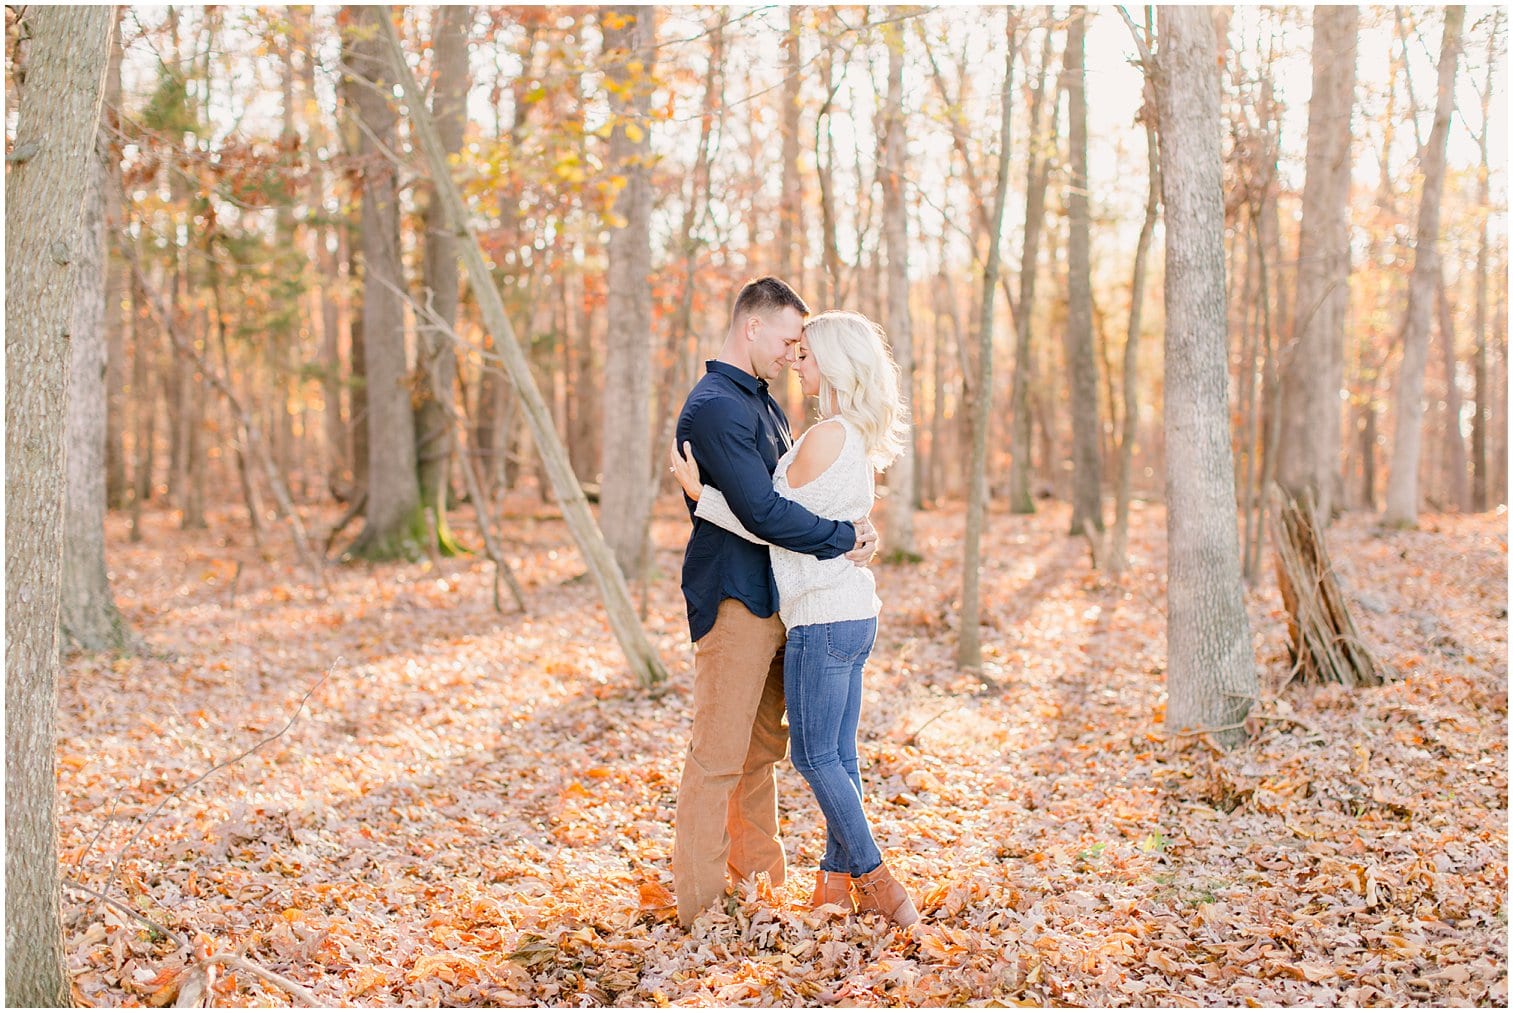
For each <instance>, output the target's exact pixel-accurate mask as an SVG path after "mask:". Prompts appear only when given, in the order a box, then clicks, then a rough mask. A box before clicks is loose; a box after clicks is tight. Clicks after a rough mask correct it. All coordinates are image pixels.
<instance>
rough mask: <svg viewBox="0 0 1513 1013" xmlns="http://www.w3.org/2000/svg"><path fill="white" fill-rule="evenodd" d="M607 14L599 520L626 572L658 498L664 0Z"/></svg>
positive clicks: (632, 573) (638, 555) (638, 568)
mask: <svg viewBox="0 0 1513 1013" xmlns="http://www.w3.org/2000/svg"><path fill="white" fill-rule="evenodd" d="M603 19H604V21H605V25H604V28H605V31H604V54H605V59H606V60H607V61H608V68H607V70H606V87H607V88H608V89H609V91H610V93H611V99H610V107H611V109H613V110H614V113H615V123H616V125H615V127H614V129H613V130H612V132H611V133H610V136H609V154H608V160H609V166H610V168H611V171H613V172H614V173H616V174H617V175H622V176H624V177H625V181H626V182H625V188H624V189H623V190H621V191H620V194H619V196H618V197H617V198H616V199H615V208H614V210H615V214H617V215H618V216H619V217H620V218H621V219H623V220H624V222H625V224H624V226H623V227H621V228H614V229H612V230H611V232H610V237H609V263H608V268H607V283H608V288H609V305H608V334H607V335H606V349H605V360H604V377H603V382H604V383H605V385H606V386H607V385H608V384H610V383H613V384H614V388H615V396H614V397H607V398H605V399H604V437H603V443H602V446H603V454H604V456H603V458H602V465H601V469H600V470H601V473H602V474H603V476H604V482H603V485H602V487H601V490H600V500H599V503H600V509H599V522H600V525H601V526H602V527H603V529H604V538H605V541H606V542H607V543H608V544H609V547H610V551H612V552H613V553H614V554H615V559H616V560H617V561H618V562H619V564H620V570H621V572H622V573H623V574H625V576H626V579H627V580H630V579H635V578H638V577H640V576H641V572H642V570H643V569H644V565H643V564H644V555H645V551H646V530H647V526H648V525H649V524H650V523H651V502H650V501H649V500H647V499H646V497H645V495H644V490H645V487H646V482H647V476H648V475H649V474H650V472H651V459H652V455H651V432H650V426H651V420H650V417H649V412H650V408H651V406H650V404H649V402H650V400H651V348H652V341H651V332H652V316H651V205H652V190H651V166H650V164H649V163H650V154H651V136H650V131H651V124H650V121H649V118H648V114H649V112H650V109H651V92H652V88H653V84H654V83H653V81H652V78H651V75H652V68H653V65H654V64H653V61H654V59H655V55H656V23H657V9H656V8H655V7H639V8H638V7H611V8H608V9H607V10H606V11H605V12H604V15H603Z"/></svg>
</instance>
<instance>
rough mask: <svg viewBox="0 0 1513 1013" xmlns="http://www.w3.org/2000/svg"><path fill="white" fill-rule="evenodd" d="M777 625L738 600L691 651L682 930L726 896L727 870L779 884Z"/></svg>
mask: <svg viewBox="0 0 1513 1013" xmlns="http://www.w3.org/2000/svg"><path fill="white" fill-rule="evenodd" d="M785 638H786V634H785V632H784V630H783V622H782V620H781V619H779V618H778V617H777V616H775V615H774V616H769V617H768V618H766V619H758V618H757V617H756V616H754V615H752V614H751V612H750V611H749V610H748V609H747V608H746V606H745V605H743V604H741V603H740V602H739V601H736V600H735V599H734V598H727V599H725V600H724V601H722V602H721V603H720V611H719V613H718V615H717V616H716V618H715V624H714V626H713V628H711V629H710V631H709V632H708V633H706V634H705V635H704V636H703V637H702V638H701V639H700V640H699V642H698V643H697V644H695V645H694V681H693V738H692V740H691V741H690V742H689V746H688V755H687V757H686V758H685V759H684V761H683V783H682V785H681V786H680V787H679V788H678V815H677V826H676V834H675V838H674V843H673V850H672V878H673V886H674V889H675V890H676V892H677V896H678V920H679V921H680V922H681V923H682V924H683V927H684V928H687V927H688V926H689V925H691V924H693V920H694V918H695V917H697V916H698V914H699V912H700V911H703V910H704V909H705V908H706V907H708V906H709V905H710V904H711V903H713V902H714V901H715V900H717V899H718V898H719V897H720V896H721V895H722V894H723V893H724V892H725V878H726V871H727V868H728V870H729V873H730V875H731V876H733V877H736V878H744V877H747V876H752V875H755V874H756V873H758V872H765V873H767V875H768V876H769V877H770V878H771V880H772V883H773V885H774V886H780V885H781V884H782V882H783V878H784V873H785V866H784V862H783V844H782V841H781V840H780V839H779V838H778V805H777V782H776V779H775V778H774V776H773V768H774V766H775V765H776V764H777V763H778V762H779V761H780V760H782V759H783V757H784V756H786V755H787V753H788V728H787V725H786V724H785V723H784V720H783V642H784V640H785Z"/></svg>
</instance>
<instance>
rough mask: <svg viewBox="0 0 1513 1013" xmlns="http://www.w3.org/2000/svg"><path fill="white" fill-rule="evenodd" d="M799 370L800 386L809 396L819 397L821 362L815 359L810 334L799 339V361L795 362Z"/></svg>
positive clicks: (795, 366)
mask: <svg viewBox="0 0 1513 1013" xmlns="http://www.w3.org/2000/svg"><path fill="white" fill-rule="evenodd" d="M793 368H794V369H796V370H798V374H799V387H800V388H801V389H802V390H803V391H804V394H805V396H807V397H819V393H820V364H819V363H818V362H817V361H815V358H814V352H813V351H812V350H811V349H810V348H809V336H808V335H807V334H806V335H804V337H802V338H800V339H799V353H798V361H797V362H795V363H794V364H793Z"/></svg>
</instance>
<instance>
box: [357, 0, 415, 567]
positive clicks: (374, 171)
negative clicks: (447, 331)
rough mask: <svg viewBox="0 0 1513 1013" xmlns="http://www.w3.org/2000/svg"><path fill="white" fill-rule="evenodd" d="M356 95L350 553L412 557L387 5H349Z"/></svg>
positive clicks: (411, 427) (411, 469) (395, 118)
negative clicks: (357, 390) (355, 426)
mask: <svg viewBox="0 0 1513 1013" xmlns="http://www.w3.org/2000/svg"><path fill="white" fill-rule="evenodd" d="M348 13H349V16H350V19H351V20H350V25H351V31H352V33H353V37H352V45H351V49H350V51H349V54H348V59H349V60H350V63H351V65H350V66H349V67H348V68H347V69H348V74H349V76H350V78H351V87H352V95H353V97H354V99H355V102H356V106H357V116H358V119H359V121H360V129H361V140H360V141H359V146H358V151H359V152H360V155H359V158H360V160H361V165H362V168H361V172H362V265H363V268H362V269H363V281H362V304H363V308H362V335H363V336H362V343H363V365H364V368H365V370H366V373H365V374H364V389H365V394H366V401H367V410H368V496H367V500H368V501H367V506H366V507H365V508H364V523H363V530H362V533H361V534H360V535H358V537H357V541H356V542H354V543H353V545H352V548H351V550H350V551H351V553H352V555H354V556H362V557H365V558H368V559H394V558H415V557H417V556H418V555H419V554H420V552H421V546H422V544H423V543H424V540H425V537H426V530H425V517H424V514H423V513H422V509H421V503H420V482H419V479H418V478H417V474H416V466H415V457H416V455H415V418H414V414H413V412H412V409H411V407H410V386H409V383H408V382H407V380H408V377H409V372H410V370H409V361H408V357H407V354H406V351H405V329H404V308H403V292H404V287H403V280H402V278H403V276H402V274H401V270H400V255H399V202H398V194H397V191H396V180H395V176H396V173H397V166H396V165H395V163H394V161H393V156H394V153H395V152H396V151H397V150H398V144H397V138H398V122H399V115H398V113H397V112H396V111H395V108H394V105H393V100H392V94H393V88H394V72H393V70H392V69H391V67H390V65H389V62H388V60H387V59H385V57H384V50H383V40H382V37H381V35H382V31H383V28H384V26H385V25H387V23H388V21H387V19H388V18H389V17H390V12H389V8H388V7H359V6H352V7H349V8H348Z"/></svg>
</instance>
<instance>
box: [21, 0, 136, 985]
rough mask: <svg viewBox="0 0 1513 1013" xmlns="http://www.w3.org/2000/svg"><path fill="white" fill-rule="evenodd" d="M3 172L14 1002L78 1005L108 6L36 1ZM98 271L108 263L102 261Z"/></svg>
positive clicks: (26, 22) (25, 17)
mask: <svg viewBox="0 0 1513 1013" xmlns="http://www.w3.org/2000/svg"><path fill="white" fill-rule="evenodd" d="M21 20H22V25H21V35H22V36H23V37H25V39H26V41H25V43H24V50H23V52H24V56H23V57H21V58H20V59H21V60H22V61H24V63H23V65H24V66H25V68H26V85H25V94H24V96H23V97H22V99H21V101H20V103H19V112H18V115H17V119H16V133H15V146H14V148H13V149H12V150H11V151H10V152H9V153H8V155H7V160H8V162H9V164H8V165H7V166H6V171H5V235H6V239H7V242H6V244H5V358H6V368H5V470H6V474H5V519H6V524H5V1004H6V1005H7V1006H8V1007H12V1008H18V1009H24V1008H28V1007H50V1006H51V1007H56V1006H68V1005H70V1002H71V998H70V994H69V978H68V973H67V971H66V970H65V967H64V962H63V960H64V957H63V924H62V919H61V917H60V913H59V906H58V888H59V879H58V822H57V812H56V798H57V780H56V775H55V771H54V764H55V762H56V757H57V726H56V715H57V689H56V687H57V678H58V613H59V608H58V600H59V586H60V580H59V577H60V570H61V563H62V557H63V529H64V523H63V515H64V498H65V489H66V474H65V453H66V447H65V446H64V435H65V433H64V426H63V425H62V424H60V420H61V419H62V418H63V417H64V412H65V411H66V409H67V404H68V373H69V354H70V353H69V333H70V331H71V329H72V326H73V322H72V319H71V317H72V308H73V299H74V287H75V281H76V278H77V276H78V273H79V266H78V264H77V263H76V257H77V256H78V251H79V248H80V243H81V237H80V235H79V230H80V214H79V211H80V207H81V205H82V204H83V201H84V194H85V191H86V189H87V187H88V186H89V185H90V179H89V176H90V172H91V170H92V169H93V168H94V164H95V162H94V159H93V158H91V157H90V155H91V152H92V151H93V150H94V146H95V139H96V134H97V129H98V126H99V122H100V105H99V101H100V87H101V81H102V79H103V77H104V73H105V64H106V59H107V52H108V47H109V44H110V42H109V39H110V29H111V22H112V11H111V9H110V8H109V7H100V6H97V7H28V8H27V9H26V10H25V12H24V13H23V14H21ZM97 266H98V262H97Z"/></svg>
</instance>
